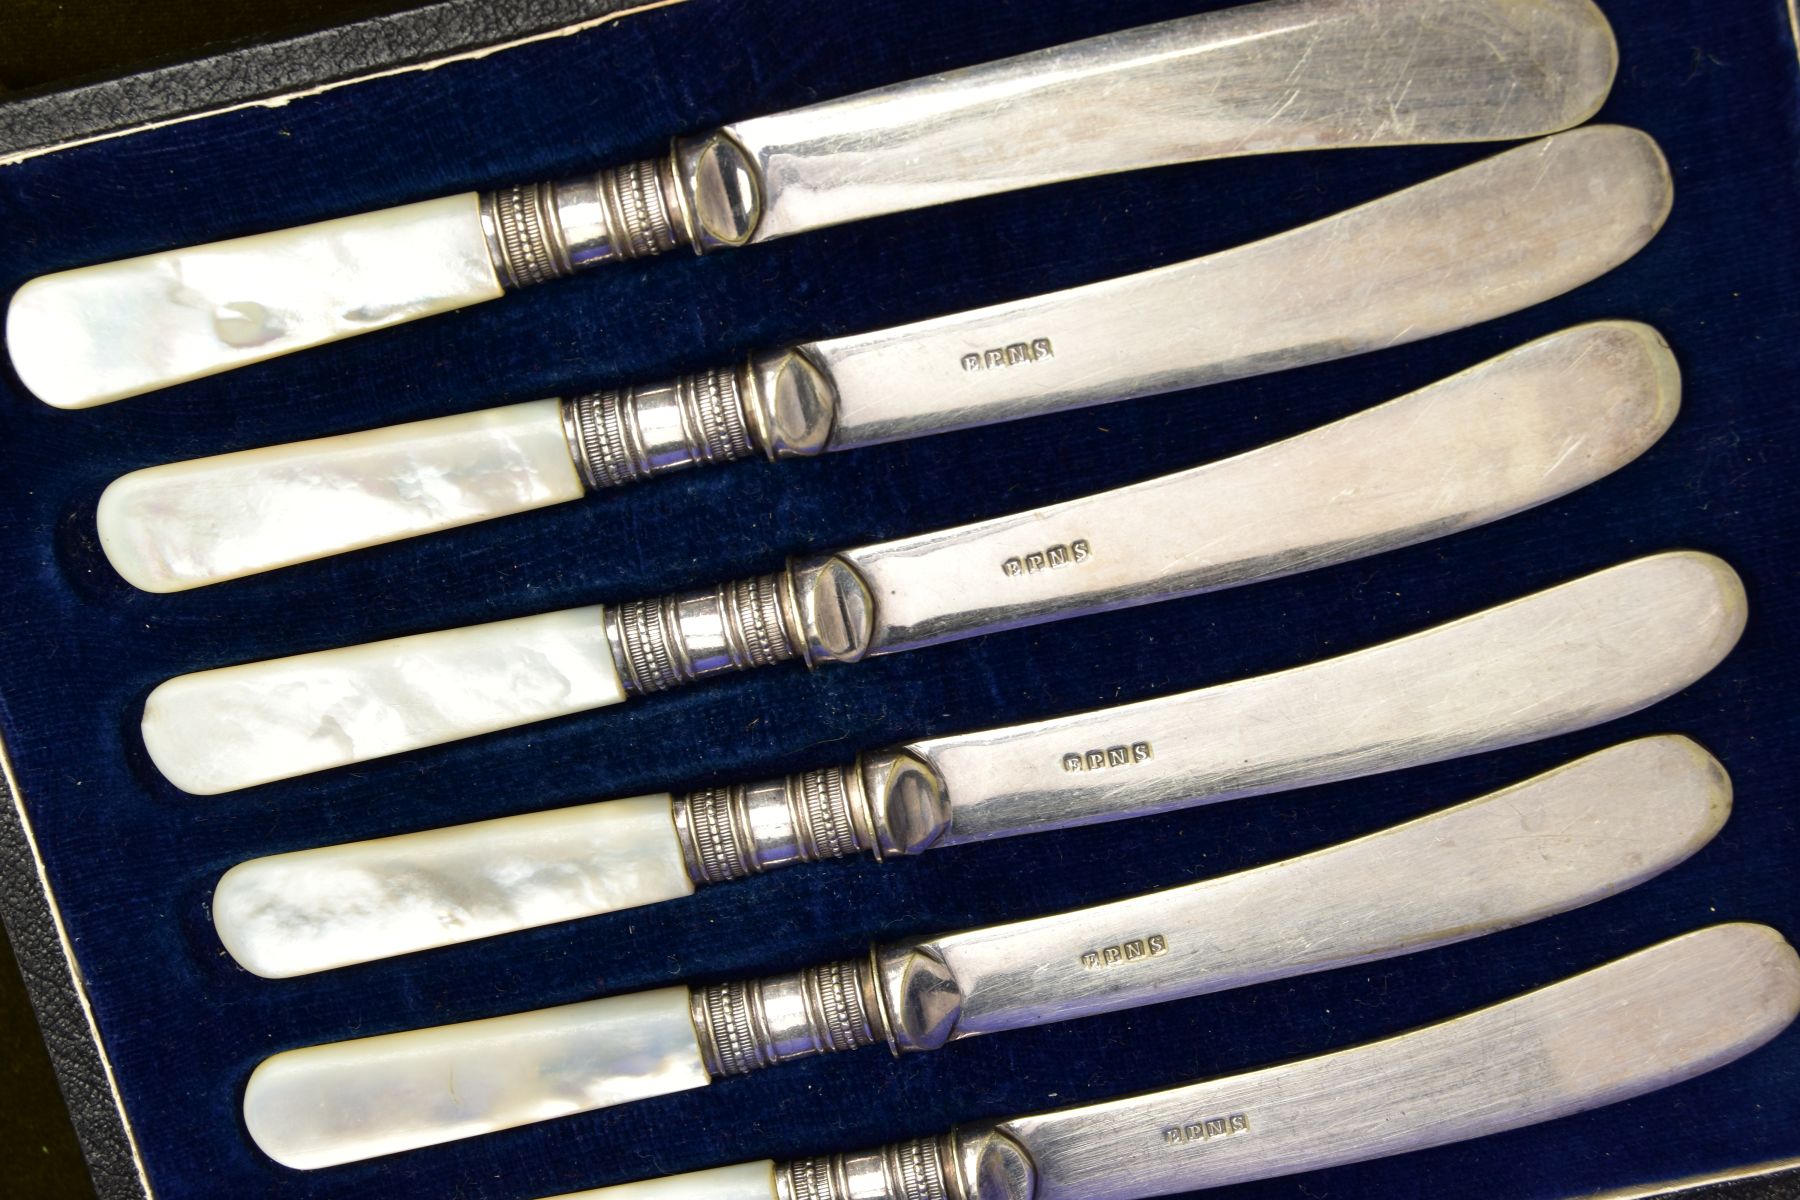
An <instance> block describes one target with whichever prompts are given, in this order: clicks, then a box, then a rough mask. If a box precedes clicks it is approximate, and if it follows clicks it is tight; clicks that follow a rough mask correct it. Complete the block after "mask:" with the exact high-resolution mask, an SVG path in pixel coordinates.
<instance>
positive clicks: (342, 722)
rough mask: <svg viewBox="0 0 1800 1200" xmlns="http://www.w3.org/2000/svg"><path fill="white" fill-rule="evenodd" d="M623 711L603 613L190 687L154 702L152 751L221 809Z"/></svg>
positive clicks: (414, 639)
mask: <svg viewBox="0 0 1800 1200" xmlns="http://www.w3.org/2000/svg"><path fill="white" fill-rule="evenodd" d="M624 698H625V688H624V684H623V683H622V682H621V680H620V678H619V670H618V668H617V667H616V666H615V665H614V662H613V655H612V650H611V647H610V644H609V642H608V640H607V636H606V628H605V611H604V609H602V608H601V606H600V605H597V604H596V605H590V606H588V607H585V608H571V609H565V610H563V611H561V612H551V613H542V614H539V615H537V616H531V617H517V618H514V619H513V620H510V621H492V622H489V623H488V624H486V625H471V626H469V627H467V628H464V629H441V630H437V631H435V632H432V633H420V634H414V635H413V636H411V637H402V638H393V639H391V640H389V641H385V642H371V643H368V644H366V645H361V646H345V647H341V648H339V649H335V650H320V651H317V652H315V653H312V654H300V655H296V656H294V657H292V658H282V659H274V660H271V661H269V662H259V663H246V664H243V665H240V666H235V667H222V668H220V669H218V670H215V671H202V672H200V673H199V674H195V675H180V676H177V677H176V678H174V679H171V680H169V681H167V682H166V683H163V684H161V685H160V686H158V687H157V688H156V689H155V690H154V691H152V692H151V693H150V696H149V698H148V699H147V700H146V701H145V702H144V720H143V733H144V745H145V748H146V749H148V750H149V752H150V759H151V761H152V762H154V763H155V764H156V766H157V769H158V770H160V771H161V772H162V773H163V774H164V775H166V776H167V777H168V778H169V781H170V782H171V783H173V784H174V785H175V786H176V787H178V788H181V789H182V790H183V791H186V792H192V793H194V794H196V795H201V796H210V795H215V794H217V793H219V792H225V791H230V790H232V789H233V788H240V787H248V786H249V785H251V784H253V783H266V782H268V781H270V780H274V779H286V778H288V777H289V776H293V775H304V774H306V773H307V772H309V771H322V770H324V769H326V768H327V767H337V766H343V765H345V764H347V763H354V762H362V761H364V760H365V759H370V758H378V757H380V756H382V755H385V754H397V753H399V752H400V751H403V750H412V749H416V748H418V747H420V746H433V745H437V744H438V743H440V742H448V741H454V740H456V739H458V738H465V737H473V736H475V735H476V734H481V733H491V732H493V731H494V730H497V729H509V728H511V727H513V726H514V725H521V724H524V723H525V722H527V721H541V720H543V719H545V718H546V717H555V716H562V715H565V714H567V713H576V712H584V711H586V710H588V709H591V708H601V707H604V706H605V705H608V704H617V703H618V702H619V701H621V700H623V699H624Z"/></svg>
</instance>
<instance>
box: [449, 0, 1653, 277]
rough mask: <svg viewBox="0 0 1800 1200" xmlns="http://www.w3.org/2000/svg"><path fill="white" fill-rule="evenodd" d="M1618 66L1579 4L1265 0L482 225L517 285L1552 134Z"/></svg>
mask: <svg viewBox="0 0 1800 1200" xmlns="http://www.w3.org/2000/svg"><path fill="white" fill-rule="evenodd" d="M1400 47H1405V50H1406V52H1405V53H1404V54H1402V53H1398V52H1397V50H1398V48H1400ZM1617 66H1618V48H1617V46H1616V44H1615V43H1614V40H1613V36H1612V31H1611V29H1610V28H1609V27H1608V26H1607V23H1606V19H1605V17H1604V16H1602V15H1601V14H1600V12H1599V10H1598V9H1596V8H1595V7H1594V6H1593V4H1591V3H1589V2H1588V0H1540V2H1539V3H1535V4H1530V5H1520V4H1505V3H1500V2H1498V0H1478V2H1471V0H1404V2H1396V0H1352V2H1350V3H1343V2H1341V0H1267V2H1265V3H1262V4H1252V5H1246V6H1243V7H1241V8H1235V9H1228V10H1226V11H1224V12H1218V13H1206V14H1201V15H1198V16H1193V17H1184V18H1180V19H1177V20H1173V21H1165V22H1163V23H1161V24H1157V25H1147V26H1143V27H1140V28H1137V29H1128V30H1124V31H1122V32H1119V33H1111V34H1106V35H1103V36H1101V37H1095V38H1089V39H1087V40H1085V41H1080V42H1073V43H1070V44H1068V45H1065V46H1057V47H1053V48H1051V49H1049V50H1043V51H1039V52H1037V53H1033V54H1024V55H1020V56H1018V57H1016V58H1010V59H1005V60H1002V61H999V62H992V63H983V64H981V65H979V66H974V67H967V68H964V69H962V70H958V71H952V72H949V73H947V74H943V75H937V76H932V77H928V78H925V79H914V80H909V81H907V82H905V83H901V84H896V85H894V86H891V87H887V88H881V89H878V90H876V91H872V92H864V93H861V94H858V95H854V96H849V97H846V98H844V99H840V100H830V101H826V102H824V103H820V104H814V105H809V106H807V107H805V108H800V109H795V110H793V111H791V112H786V113H781V114H778V115H775V116H769V117H760V118H756V119H754V120H749V121H740V122H737V123H735V124H731V125H726V126H724V127H722V128H720V129H718V130H715V131H713V132H711V133H706V134H701V135H699V136H695V137H686V138H680V139H677V140H676V142H675V144H674V147H673V149H672V150H671V152H670V153H669V155H668V156H667V157H665V158H661V159H652V160H646V161H643V162H638V163H633V164H630V165H628V166H624V167H619V168H614V169H611V170H607V171H602V172H600V173H599V174H597V175H592V176H582V177H578V178H576V179H571V180H565V181H563V182H561V183H556V184H537V185H530V186H526V187H517V188H508V189H502V190H500V191H497V192H492V193H488V194H486V195H485V196H484V197H483V201H482V211H483V220H484V224H485V225H486V227H487V229H488V239H489V246H490V248H491V249H492V251H493V253H494V265H495V269H496V270H497V271H498V272H499V274H500V276H501V278H502V280H503V281H504V282H505V283H506V285H507V286H508V287H522V286H525V285H528V284H532V283H537V282H540V281H542V280H545V279H551V278H556V277H558V276H561V275H566V274H569V273H571V272H572V271H574V270H577V269H579V268H581V267H584V266H588V265H591V264H595V263H601V262H611V261H615V260H622V259H631V258H640V257H644V256H646V255H653V254H662V253H665V252H667V251H670V250H674V249H676V248H677V247H680V246H684V245H686V246H691V247H693V248H694V249H695V250H696V251H697V252H701V253H704V252H705V251H707V250H713V249H718V248H722V247H729V246H741V245H746V244H749V243H753V242H763V241H768V240H770V239H772V238H777V237H782V236H785V235H787V234H790V233H799V232H802V231H805V230H811V229H819V228H822V227H825V226H829V225H837V224H842V223H844V222H848V221H859V220H863V219H865V218H868V217H874V216H880V215H882V214H886V213H893V212H904V211H907V210H910V209H915V208H924V207H929V206H935V205H939V204H945V203H949V202H951V201H955V200H965V199H970V198H972V197H976V196H983V195H989V194H992V193H994V192H1004V191H1012V190H1015V189H1018V188H1024V187H1033V186H1038V185H1041V184H1047V183H1057V182H1061V181H1065V180H1071V179H1081V178H1085V177H1087V176H1092V175H1104V174H1109V173H1113V172H1118V171H1129V170H1137V169H1139V168H1143V167H1153V166H1162V165H1166V164H1170V163H1180V162H1197V161H1201V160H1205V159H1215V158H1233V157H1237V156H1240V155H1246V154H1271V153H1278V152H1282V151H1291V150H1316V149H1325V148H1341V147H1353V146H1385V145H1409V144H1417V143H1421V142H1466V141H1490V140H1496V139H1501V138H1523V137H1532V136H1537V135H1542V134H1546V133H1553V132H1555V131H1557V130H1560V129H1565V128H1568V127H1570V126H1572V125H1577V124H1580V123H1581V122H1582V121H1583V120H1585V119H1587V118H1588V117H1589V116H1592V115H1593V113H1594V111H1595V110H1596V109H1597V108H1598V107H1599V105H1600V102H1601V101H1602V100H1603V99H1604V98H1605V96H1606V94H1607V92H1608V91H1609V90H1610V89H1611V86H1612V79H1613V75H1614V73H1615V71H1616V70H1617ZM1202 81H1204V86H1202ZM1072 113H1079V114H1081V119H1080V120H1079V121H1073V122H1072V121H1071V120H1070V119H1069V118H1070V114H1072Z"/></svg>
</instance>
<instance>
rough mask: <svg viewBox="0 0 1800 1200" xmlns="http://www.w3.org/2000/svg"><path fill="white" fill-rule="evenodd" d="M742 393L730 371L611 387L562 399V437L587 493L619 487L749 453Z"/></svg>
mask: <svg viewBox="0 0 1800 1200" xmlns="http://www.w3.org/2000/svg"><path fill="white" fill-rule="evenodd" d="M744 394H745V381H744V374H743V372H741V371H739V370H737V369H736V368H725V369H721V370H713V371H696V372H694V373H693V374H691V375H683V376H681V377H679V378H677V379H674V380H672V381H670V382H667V383H656V384H647V385H643V386H639V387H628V388H609V389H607V390H605V391H600V392H591V393H589V394H587V395H585V396H576V397H574V398H572V399H569V400H565V401H563V407H562V418H563V433H564V435H565V436H566V437H567V438H568V441H569V454H570V457H572V458H573V459H574V460H575V467H576V469H577V470H578V471H580V473H581V479H582V482H583V483H585V484H586V485H587V487H588V490H589V491H599V490H600V489H602V488H613V487H620V486H622V485H624V484H628V483H636V482H637V481H639V480H641V479H648V478H650V477H651V476H652V475H663V474H667V473H668V472H670V471H680V470H683V469H685V468H687V467H694V466H700V465H703V464H704V465H708V466H710V465H711V464H713V463H727V462H732V461H735V460H737V459H740V458H749V457H750V456H751V455H753V454H755V453H756V451H757V446H756V444H755V443H754V442H753V441H752V440H751V431H750V426H749V423H748V421H747V420H746V418H745V405H744Z"/></svg>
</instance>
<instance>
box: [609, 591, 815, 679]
mask: <svg viewBox="0 0 1800 1200" xmlns="http://www.w3.org/2000/svg"><path fill="white" fill-rule="evenodd" d="M789 592H790V588H789V582H788V578H787V576H786V575H785V574H781V573H777V574H773V575H756V576H752V577H751V578H749V579H740V580H736V581H734V582H732V583H727V584H721V585H720V586H718V587H712V588H703V589H701V590H699V591H694V592H685V593H682V594H680V595H676V596H665V597H662V598H659V599H656V600H638V601H634V602H632V603H628V604H620V605H617V606H615V607H611V608H608V609H607V610H606V616H605V621H606V637H607V641H608V642H609V643H610V644H611V646H612V651H613V660H614V661H615V662H616V663H617V664H618V667H619V677H620V679H621V681H622V682H623V683H624V685H625V690H626V691H627V692H628V693H629V694H631V695H634V696H636V695H645V694H648V693H651V692H662V691H667V690H668V689H670V688H673V687H679V686H681V685H682V684H685V683H692V682H693V681H694V680H696V679H704V678H706V677H707V676H709V675H719V674H723V673H726V672H731V671H748V670H751V669H753V668H756V667H766V666H769V665H770V664H773V663H779V662H786V661H787V660H788V659H790V658H793V657H794V656H795V655H797V654H799V653H800V649H799V647H798V646H796V644H795V640H794V635H793V633H792V632H791V630H792V629H793V627H794V626H793V618H792V617H791V616H790V615H789V614H790V611H791V606H792V601H791V600H790V599H789V598H788V596H789Z"/></svg>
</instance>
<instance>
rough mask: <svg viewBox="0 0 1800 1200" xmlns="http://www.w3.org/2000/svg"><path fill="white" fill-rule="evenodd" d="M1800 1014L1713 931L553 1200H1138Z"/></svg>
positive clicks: (1484, 1120)
mask: <svg viewBox="0 0 1800 1200" xmlns="http://www.w3.org/2000/svg"><path fill="white" fill-rule="evenodd" d="M1796 1013H1800V956H1796V955H1795V953H1794V950H1793V948H1792V947H1791V946H1789V945H1788V944H1787V942H1786V941H1784V940H1783V939H1782V936H1781V935H1780V934H1779V933H1777V932H1776V931H1775V930H1773V929H1770V928H1769V927H1767V926H1765V925H1750V924H1730V925H1715V926H1713V927H1711V928H1709V929H1702V930H1699V931H1697V932H1695V933H1690V934H1687V935H1685V936H1683V937H1678V938H1674V939H1672V940H1670V941H1667V942H1664V943H1662V944H1660V945H1657V946H1652V947H1651V948H1650V949H1648V950H1641V951H1639V952H1638V953H1636V954H1633V955H1630V956H1628V957H1626V958H1622V959H1619V960H1617V961H1615V962H1612V963H1608V964H1607V965H1606V966H1603V967H1599V968H1597V969H1594V970H1591V971H1588V972H1586V973H1584V974H1581V975H1577V976H1574V977H1573V978H1570V979H1565V980H1563V981H1562V982H1560V983H1555V984H1552V985H1550V986H1549V987H1545V988H1540V989H1538V990H1537V991H1534V992H1529V993H1527V994H1525V995H1523V996H1517V997H1514V998H1513V999H1510V1000H1506V1001H1503V1002H1501V1003H1499V1004H1495V1005H1492V1006H1490V1007H1488V1008H1483V1009H1479V1010H1477V1011H1475V1012H1472V1013H1468V1014H1465V1015H1464V1016H1461V1017H1456V1018H1453V1019H1451V1020H1448V1021H1443V1022H1440V1023H1438V1024H1435V1025H1429V1026H1426V1027H1424V1028H1422V1029H1416V1030H1413V1031H1412V1032H1410V1033H1405V1034H1401V1035H1399V1036H1398V1037H1390V1038H1386V1039H1384V1040H1382V1041H1378V1042H1371V1043H1368V1044H1366V1045H1362V1046H1355V1047H1352V1048H1350V1049H1347V1050H1339V1051H1336V1052H1334V1053H1330V1054H1325V1055H1321V1056H1318V1057H1315V1058H1308V1059H1302V1060H1300V1061H1298V1062H1290V1063H1283V1064H1280V1065H1278V1066H1273V1067H1265V1068H1263V1069H1261V1070H1256V1071H1249V1072H1245V1073H1242V1074H1237V1075H1231V1076H1227V1077H1225V1078H1221V1079H1214V1080H1210V1081H1208V1082H1205V1083H1198V1084H1191V1085H1188V1086H1186V1087H1178V1088H1172V1089H1169V1090H1166V1091H1160V1092H1152V1093H1147V1094H1145V1095H1141V1096H1133V1097H1129V1098H1126V1099H1121V1100H1112V1101H1107V1102H1103V1103H1099V1104H1090V1105H1085V1106H1083V1107H1080V1108H1069V1109H1064V1110H1062V1111H1060V1112H1050V1113H1039V1114H1036V1115H1033V1116H1027V1117H1016V1118H1013V1119H1011V1120H1003V1121H994V1122H985V1123H982V1124H979V1125H972V1126H967V1127H964V1128H960V1129H956V1130H953V1131H952V1132H950V1133H948V1134H945V1135H943V1136H942V1137H925V1138H914V1139H912V1140H910V1141H905V1142H899V1143H896V1144H894V1145H890V1146H884V1147H881V1148H880V1149H877V1150H871V1151H860V1152H850V1153H843V1154H833V1155H829V1156H826V1157H822V1158H804V1159H798V1160H795V1161H792V1162H786V1163H775V1162H771V1161H769V1160H767V1159H765V1160H763V1161H761V1162H749V1163H741V1164H738V1165H736V1166H729V1167H714V1168H712V1169H710V1170H705V1171H694V1172H690V1173H688V1174H684V1175H668V1176H663V1177H661V1178H658V1179H649V1180H644V1181H641V1182H638V1183H628V1184H620V1185H614V1186H611V1187H601V1188H592V1189H589V1190H587V1191H582V1192H575V1193H569V1194H567V1195H564V1196H561V1197H558V1198H557V1200H693V1198H694V1197H696V1196H707V1197H713V1198H715V1200H786V1198H788V1197H794V1196H806V1197H812V1198H813V1200H853V1198H854V1200H950V1198H951V1197H956V1198H957V1200H1144V1198H1145V1197H1150V1196H1161V1195H1167V1194H1169V1193H1171V1192H1185V1191H1191V1190H1197V1189H1201V1188H1211V1187H1219V1186H1222V1185H1225V1184H1230V1183H1241V1182H1245V1181H1247V1180H1252V1179H1271V1178H1275V1177H1278V1176H1282V1175H1290V1174H1293V1173H1295V1172H1299V1171H1313V1170H1319V1169H1322V1168H1325V1167H1331V1166H1336V1165H1338V1164H1341V1163H1350V1162H1363V1161H1366V1160H1369V1159H1374V1158H1383V1157H1386V1156H1388V1155H1394V1154H1405V1153H1408V1152H1409V1151H1413V1150H1423V1149H1425V1148H1427V1147H1430V1146H1441V1145H1445V1144H1448V1143H1451V1142H1460V1141H1467V1140H1470V1139H1473V1138H1479V1137H1485V1136H1487V1135H1489V1134H1493V1133H1499V1132H1502V1131H1503V1130H1508V1129H1518V1128H1521V1127H1523V1126H1526V1125H1534V1124H1537V1123H1538V1122H1540V1121H1549V1120H1554V1119H1555V1118H1558V1117H1563V1116H1568V1115H1570V1114H1573V1113H1578V1112H1585V1111H1587V1110H1588V1109H1592V1108H1599V1107H1601V1106H1602V1105H1607V1104H1614V1103H1617V1102H1619V1101H1621V1100H1629V1099H1631V1098H1632V1097H1634V1096H1641V1095H1644V1094H1645V1093H1648V1092H1653V1091H1656V1090H1657V1089H1659V1088H1665V1087H1670V1086H1672V1085H1675V1084H1678V1083H1681V1082H1683V1081H1684V1080H1688V1079H1692V1078H1693V1077H1695V1076H1696V1075H1701V1074H1704V1073H1705V1072H1707V1071H1711V1070H1714V1069H1716V1068H1719V1067H1723V1066H1725V1065H1726V1064H1728V1063H1730V1062H1733V1061H1735V1060H1736V1059H1738V1058H1741V1057H1742V1056H1744V1055H1746V1054H1749V1053H1750V1052H1751V1051H1753V1050H1755V1049H1757V1048H1758V1047H1760V1046H1762V1045H1764V1044H1766V1043H1767V1042H1769V1041H1770V1040H1771V1039H1773V1038H1775V1037H1777V1036H1778V1035H1779V1034H1781V1032H1782V1031H1783V1030H1785V1029H1786V1028H1787V1027H1788V1026H1789V1025H1790V1024H1792V1022H1793V1020H1794V1017H1795V1015H1796Z"/></svg>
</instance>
